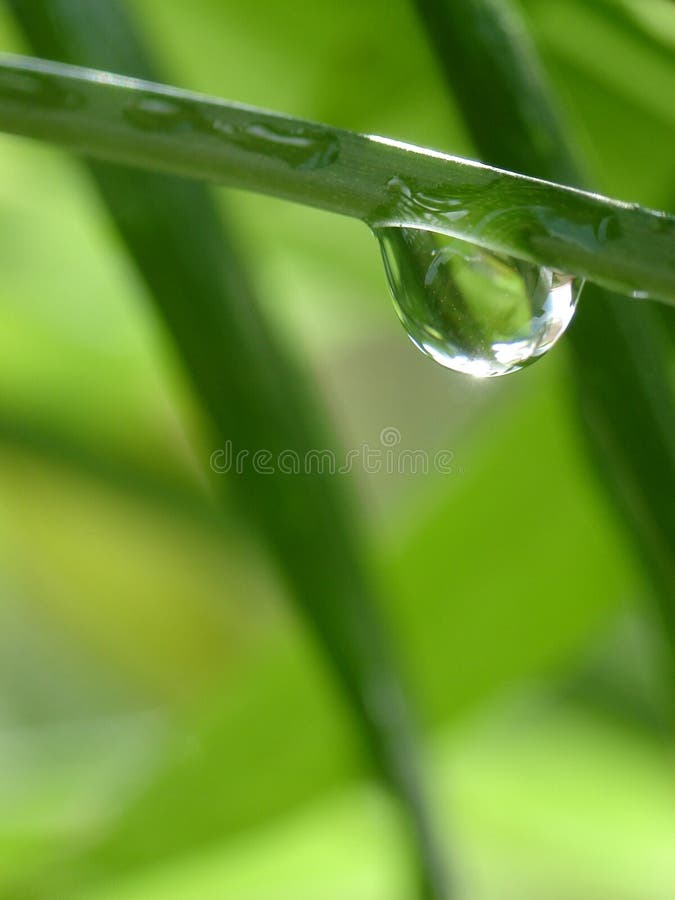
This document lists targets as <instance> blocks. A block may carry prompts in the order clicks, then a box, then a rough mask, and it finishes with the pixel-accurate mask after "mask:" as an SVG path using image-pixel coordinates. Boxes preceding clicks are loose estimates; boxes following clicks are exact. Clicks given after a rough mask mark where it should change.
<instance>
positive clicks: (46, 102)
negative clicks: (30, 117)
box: [0, 71, 84, 109]
mask: <svg viewBox="0 0 675 900" xmlns="http://www.w3.org/2000/svg"><path fill="white" fill-rule="evenodd" d="M0 97H2V99H3V100H9V101H16V102H18V103H20V104H21V105H22V106H34V107H37V108H39V109H49V108H54V109H77V108H78V107H80V106H82V104H83V102H84V100H83V98H82V97H81V96H80V94H79V93H78V92H76V91H74V90H73V89H72V88H71V87H69V86H68V87H64V85H63V84H62V83H61V82H60V80H59V79H58V78H53V77H52V76H51V75H48V74H45V73H43V72H13V71H5V72H0Z"/></svg>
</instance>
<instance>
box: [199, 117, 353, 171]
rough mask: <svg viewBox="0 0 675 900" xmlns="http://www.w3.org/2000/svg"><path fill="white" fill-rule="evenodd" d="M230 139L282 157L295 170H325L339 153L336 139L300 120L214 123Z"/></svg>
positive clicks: (322, 129)
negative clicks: (233, 123)
mask: <svg viewBox="0 0 675 900" xmlns="http://www.w3.org/2000/svg"><path fill="white" fill-rule="evenodd" d="M214 128H215V130H216V131H219V132H221V133H222V134H224V135H225V136H226V137H227V140H228V141H230V142H232V143H235V144H238V145H239V146H240V147H243V148H244V149H246V150H250V151H251V152H252V153H260V154H263V155H268V156H272V157H274V158H275V159H283V160H284V162H285V163H287V164H288V165H289V166H290V167H291V168H292V169H323V168H325V166H329V165H330V164H331V163H332V162H334V161H335V160H336V159H337V158H338V155H339V152H340V146H339V144H338V142H337V139H336V138H335V137H334V136H333V135H332V134H331V133H330V132H329V131H328V130H327V129H324V128H322V127H321V126H320V125H316V126H315V125H308V124H306V123H304V122H303V123H298V122H279V123H271V122H251V123H249V124H245V125H236V126H232V125H230V124H229V123H225V124H220V123H217V122H216V123H215V124H214Z"/></svg>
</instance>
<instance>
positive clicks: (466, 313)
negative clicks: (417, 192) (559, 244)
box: [375, 227, 582, 378]
mask: <svg viewBox="0 0 675 900" xmlns="http://www.w3.org/2000/svg"><path fill="white" fill-rule="evenodd" d="M375 235H376V237H377V239H378V240H379V242H380V246H381V249H382V255H383V258H384V265H385V269H386V272H387V278H388V280H389V284H390V287H391V290H392V293H393V295H394V304H395V306H396V310H397V312H398V315H399V318H400V319H401V321H402V322H403V325H404V326H405V328H406V330H407V332H408V334H409V336H410V338H411V340H412V341H413V343H414V344H415V345H416V346H417V347H419V348H420V350H422V352H424V353H426V354H427V355H428V356H431V357H432V359H434V360H436V362H438V363H440V364H441V365H442V366H445V367H446V368H449V369H454V370H455V371H457V372H463V373H464V374H467V375H474V376H476V377H478V378H486V377H491V376H495V375H507V374H508V373H510V372H516V371H518V369H522V368H523V367H524V366H526V365H528V364H529V363H531V362H533V361H534V360H535V359H538V358H539V357H540V356H542V355H543V354H544V353H546V351H547V350H549V349H550V348H551V347H552V346H553V344H555V342H556V341H557V340H558V338H559V337H560V336H561V335H562V334H563V333H564V331H565V329H566V328H567V326H568V325H569V323H570V321H571V319H572V316H573V314H574V309H575V306H576V302H577V300H578V298H579V293H580V290H581V285H582V282H581V281H580V280H578V279H575V278H574V277H573V276H570V275H564V274H561V273H559V272H556V271H554V270H553V269H547V268H542V267H540V266H536V265H534V264H532V263H529V262H524V261H523V260H517V259H513V258H511V257H508V256H503V255H501V254H497V253H493V252H491V251H489V250H485V249H484V248H482V247H478V246H477V245H474V244H470V243H468V242H466V241H461V240H458V239H457V238H453V237H449V236H447V235H444V234H439V233H438V232H433V231H423V230H421V229H417V228H407V227H387V228H376V229H375Z"/></svg>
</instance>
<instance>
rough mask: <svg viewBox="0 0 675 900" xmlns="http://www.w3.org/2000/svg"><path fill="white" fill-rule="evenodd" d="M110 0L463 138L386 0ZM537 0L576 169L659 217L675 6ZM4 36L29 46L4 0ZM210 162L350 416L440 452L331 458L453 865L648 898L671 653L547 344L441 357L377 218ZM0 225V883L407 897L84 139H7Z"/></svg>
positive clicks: (354, 750) (538, 34)
mask: <svg viewBox="0 0 675 900" xmlns="http://www.w3.org/2000/svg"><path fill="white" fill-rule="evenodd" d="M129 6H130V8H131V11H132V12H134V13H135V16H136V19H137V20H138V22H139V24H140V25H141V27H142V30H143V33H144V36H145V39H146V42H147V43H148V44H149V45H150V46H151V47H152V49H153V51H154V52H155V55H156V56H157V57H158V58H159V59H160V61H161V62H162V63H163V66H164V70H165V71H166V72H167V73H169V76H170V77H171V79H172V81H173V82H174V83H176V84H181V85H182V86H185V87H188V88H193V89H196V90H200V91H204V92H207V93H210V94H216V95H221V96H225V97H228V98H232V99H235V100H239V101H242V102H247V103H251V104H255V105H259V106H263V107H267V108H272V109H279V110H283V111H285V112H288V113H291V114H295V115H298V116H303V117H306V118H310V119H316V120H320V121H326V122H330V123H331V124H335V125H339V126H344V127H347V128H351V129H356V130H361V131H368V132H376V133H382V134H387V135H390V136H392V137H396V138H399V139H402V140H407V141H411V142H415V143H419V144H423V145H428V146H432V147H439V148H441V149H443V150H446V151H449V152H452V153H456V154H461V155H468V156H470V155H472V153H473V148H472V146H471V143H470V140H469V138H468V136H467V133H466V131H465V129H464V126H463V124H462V121H461V117H460V115H459V113H458V112H455V113H454V115H453V113H452V110H451V111H450V113H448V98H447V95H446V92H445V89H444V86H443V84H442V81H441V78H440V74H439V72H438V70H437V68H436V65H435V63H434V61H433V58H432V55H431V52H430V51H429V49H428V48H427V47H426V45H425V42H424V37H423V34H422V31H421V28H420V27H419V25H418V23H417V21H416V19H415V17H414V13H413V10H412V8H411V7H410V5H409V4H408V3H406V2H404V0H371V2H369V3H367V4H364V3H362V2H358V3H357V2H354V0H344V2H342V3H340V4H330V5H329V6H327V5H326V4H315V3H308V2H306V0H289V2H287V3H285V4H278V3H275V2H273V0H259V2H258V3H257V4H255V5H245V4H239V3H234V2H226V3H223V2H220V0H192V2H191V3H189V4H185V3H179V2H178V0H162V2H160V0H129ZM525 8H526V12H527V14H528V16H529V19H530V21H531V24H532V28H533V35H534V37H535V40H536V42H537V44H538V47H539V49H540V52H541V54H542V56H543V59H544V62H545V64H546V67H547V70H548V72H549V75H550V77H551V79H552V81H553V83H554V86H555V88H556V90H557V92H558V94H559V96H560V98H561V100H562V103H563V106H564V109H565V113H566V115H567V118H568V121H569V123H570V128H571V131H572V133H573V140H574V141H576V142H577V143H578V145H579V146H580V148H581V149H582V150H583V152H584V153H585V155H586V156H587V157H588V159H589V161H590V163H591V165H592V167H593V173H592V174H593V178H594V182H595V183H596V184H597V185H598V186H599V188H600V189H601V190H602V191H604V192H606V193H608V194H610V195H612V196H616V197H618V198H621V199H625V200H629V201H637V202H640V203H644V204H647V205H650V206H654V207H657V208H670V209H671V211H672V200H673V198H674V197H675V173H674V172H673V167H672V146H673V136H674V135H673V130H674V125H675V122H674V115H673V105H672V97H673V96H674V95H675V66H674V65H673V49H674V48H675V13H674V12H673V7H672V4H670V3H669V2H667V0H663V2H658V0H645V2H643V0H623V2H621V0H597V2H595V3H592V4H590V3H587V2H585V0H528V2H527V3H525ZM0 47H1V48H2V49H3V50H11V51H18V52H23V51H24V50H25V49H26V47H25V45H24V44H23V43H22V39H21V37H20V35H19V33H18V31H17V30H16V28H15V26H14V24H13V21H12V19H11V16H10V15H9V12H8V10H6V9H5V8H4V6H3V5H0ZM217 194H218V196H219V197H221V196H222V199H223V201H226V202H227V204H228V206H229V208H230V210H231V216H232V217H234V219H235V221H236V222H237V224H238V228H239V233H238V235H237V237H238V240H239V243H240V247H241V250H242V253H243V255H244V257H245V258H246V259H247V260H248V263H249V270H250V272H251V274H252V276H253V278H254V281H255V282H256V286H257V288H258V293H259V295H260V297H261V299H262V301H263V303H264V305H265V310H266V312H267V314H268V315H269V317H270V318H271V319H272V320H273V322H274V324H275V325H276V326H277V329H278V330H279V332H280V333H281V334H282V336H283V338H284V340H285V341H286V342H287V344H288V345H289V346H290V347H291V348H292V349H293V350H294V351H295V352H296V353H297V354H298V355H300V356H301V357H302V358H303V360H304V362H305V364H306V365H307V366H308V368H309V370H310V371H311V373H312V376H313V378H314V379H315V380H316V382H317V384H318V385H319V387H320V389H321V391H322V395H323V398H324V400H325V403H326V404H327V406H328V408H329V409H330V411H331V413H332V415H333V417H334V419H335V421H336V422H337V425H338V430H339V433H340V438H341V441H342V443H343V445H345V446H347V447H354V448H356V447H360V446H361V445H362V444H364V443H368V444H369V445H370V446H372V447H377V446H379V435H380V433H381V432H382V430H383V429H384V428H386V427H395V428H397V429H398V430H399V431H400V432H401V435H402V442H401V446H402V447H407V448H420V449H428V450H432V451H433V450H437V449H441V448H443V449H451V450H452V452H453V454H454V456H453V473H452V474H451V475H445V476H443V475H431V474H430V475H427V476H423V475H417V476H413V475H410V474H403V475H388V474H385V473H379V474H367V473H366V472H364V471H363V470H360V471H356V472H355V473H354V478H355V480H356V481H357V489H358V491H359V494H360V501H361V503H360V513H361V516H362V517H363V519H364V521H365V523H366V525H367V526H368V531H369V536H370V546H369V550H370V552H371V553H372V556H373V561H374V564H375V565H376V567H377V570H378V572H379V575H380V578H381V581H382V584H383V585H384V591H383V595H384V597H385V598H386V599H385V603H386V605H385V609H384V610H383V612H384V615H385V616H386V618H387V620H388V622H389V623H390V624H391V629H392V631H393V632H394V636H395V639H396V643H397V647H398V650H399V654H400V656H401V657H402V658H403V660H404V663H405V671H406V676H407V680H408V682H409V684H410V687H411V694H412V696H413V698H414V700H415V702H416V704H417V706H418V709H419V710H420V717H421V719H422V723H423V726H424V734H425V739H426V748H427V751H428V757H429V763H430V771H431V776H432V777H431V784H432V790H433V799H434V803H435V805H436V808H437V811H438V813H439V816H440V820H441V823H442V827H443V834H444V836H445V839H446V841H447V846H448V848H450V847H453V848H454V858H455V860H456V864H457V865H458V867H459V871H460V879H461V882H462V883H463V884H464V885H465V886H466V896H467V897H471V898H472V900H510V898H514V900H515V898H518V900H530V898H532V900H535V898H536V900H587V898H590V897H592V898H594V900H667V898H670V897H672V895H673V891H675V872H674V871H673V866H672V863H671V862H670V860H669V851H670V850H671V849H672V840H673V837H675V827H674V823H673V820H672V814H671V806H672V792H671V783H670V776H669V770H668V762H667V758H668V756H667V754H668V738H669V716H668V698H667V689H668V684H667V680H666V675H665V672H666V669H667V667H666V665H665V663H664V650H663V646H662V641H661V638H660V635H659V632H658V628H657V626H656V623H655V622H654V621H653V619H652V615H651V611H650V610H651V607H650V604H649V586H648V582H647V580H646V579H645V578H644V577H643V573H642V572H641V570H640V568H639V565H638V563H637V561H635V560H634V555H633V552H632V548H631V547H630V546H629V545H628V543H627V540H626V537H625V535H624V532H623V530H622V529H621V527H620V525H619V524H618V523H617V522H616V521H615V520H614V518H613V510H612V509H611V508H610V507H609V506H608V504H607V503H606V499H605V497H604V495H603V492H602V490H601V488H600V487H599V485H598V484H597V483H596V476H595V472H594V470H593V467H592V465H591V463H590V462H589V461H588V459H587V455H586V452H585V447H584V444H583V439H582V436H581V434H580V430H579V425H578V422H577V418H576V414H575V407H574V402H573V397H572V392H571V378H570V372H569V363H568V360H567V357H566V354H565V351H564V349H558V350H557V351H554V352H553V353H552V354H551V355H550V356H549V357H548V358H546V359H544V360H542V361H541V362H540V363H538V364H537V366H535V367H533V368H530V369H526V370H524V371H523V372H521V373H520V374H518V375H517V376H514V377H513V378H509V379H505V380H498V381H495V382H474V381H470V380H467V379H464V378H462V377H459V376H455V375H453V374H450V373H448V372H446V371H444V370H441V369H440V368H437V367H435V366H434V364H432V363H431V362H430V361H429V360H427V359H424V358H423V357H422V356H421V355H420V354H419V353H418V352H417V351H416V350H415V349H414V348H413V347H412V346H411V345H410V344H409V343H408V341H407V339H406V338H405V335H404V334H403V332H402V330H401V328H400V325H399V324H398V321H397V320H396V317H395V315H393V312H392V309H391V306H390V301H389V298H388V296H387V290H386V285H385V281H384V274H383V271H382V267H381V263H380V260H379V254H378V252H377V247H376V245H375V242H374V241H373V240H372V238H371V237H370V235H369V234H368V232H367V230H366V228H365V227H364V226H361V225H359V223H357V222H354V221H351V220H346V219H340V218H337V217H334V216H330V215H328V214H325V213H322V212H318V211H314V210H310V209H306V208H301V207H296V206H292V205H290V204H285V203H282V202H280V201H276V200H272V199H267V198H263V197H258V196H254V195H244V194H238V193H234V192H225V191H218V192H217ZM0 233H1V234H2V240H1V241H0V265H1V269H2V273H3V278H2V281H1V283H0V492H1V493H0V496H1V498H2V501H1V502H0V538H1V540H0V587H1V589H0V896H1V897H8V898H17V900H18V898H29V897H34V896H45V897H47V896H55V897H56V896H78V897H82V898H91V900H104V898H105V900H137V898H138V900H140V898H143V900H153V898H162V900H164V898H174V897H175V898H186V897H187V898H193V897H194V898H195V900H209V898H219V900H220V898H230V897H232V898H237V900H281V898H287V897H291V896H292V897H293V898H295V900H301V898H305V897H306V898H308V900H309V898H321V900H332V898H336V900H337V898H343V897H350V898H355V900H396V898H399V897H400V898H401V900H403V898H406V897H408V896H409V895H410V888H409V886H407V885H406V878H407V877H408V876H407V873H406V871H405V869H404V867H403V863H402V861H401V860H402V854H401V853H400V848H401V845H402V841H403V835H402V834H401V833H400V828H399V826H398V824H397V818H396V816H395V815H394V811H393V809H392V808H391V804H390V802H389V801H388V800H387V799H386V797H385V796H384V795H383V794H382V793H381V791H380V790H379V789H378V788H377V786H376V785H374V784H373V783H371V782H370V780H369V779H368V777H367V776H366V774H365V771H364V760H363V758H362V752H361V750H360V749H359V742H358V740H357V736H356V735H355V733H354V728H353V724H352V722H351V719H350V717H349V716H348V714H347V711H346V709H345V708H344V701H343V700H342V698H341V696H340V695H339V693H338V692H337V690H336V688H335V686H334V685H333V683H332V679H331V678H330V676H329V674H328V672H327V670H326V668H325V664H324V663H323V661H322V660H321V659H320V658H319V655H318V653H317V650H316V648H315V646H314V644H313V643H312V642H311V641H310V639H309V638H308V636H307V634H306V632H305V630H304V628H303V626H302V624H301V623H300V622H299V621H298V620H297V619H296V617H295V616H294V615H293V614H292V612H291V611H290V609H289V605H288V604H287V602H286V598H285V597H284V595H283V591H282V588H281V587H280V586H279V584H278V583H277V581H276V578H275V575H274V573H273V572H272V570H271V569H270V567H269V566H268V564H267V562H266V560H265V559H264V558H263V557H262V555H261V553H260V551H259V549H258V548H257V547H256V546H255V545H254V544H253V543H252V542H251V541H250V539H249V538H248V537H247V534H246V532H245V531H244V530H243V529H242V528H241V527H240V523H239V522H238V519H237V516H236V514H234V513H233V514H232V515H229V516H228V515H227V514H226V515H223V513H222V511H221V510H218V509H217V508H216V506H215V504H214V503H213V501H212V498H211V496H210V494H209V488H208V485H207V481H206V479H205V475H204V473H205V470H206V468H207V466H208V459H209V454H210V453H211V451H212V450H213V449H215V448H213V447H212V446H210V442H209V436H208V429H207V427H206V426H205V423H204V422H203V420H202V418H201V415H200V412H199V410H198V408H197V405H196V403H195V402H194V400H193V397H192V396H191V393H190V390H189V388H188V386H187V382H186V380H185V378H184V375H183V373H182V372H181V369H180V367H179V365H178V364H177V360H176V356H175V352H174V350H173V349H172V346H171V344H170V342H169V340H168V338H167V337H166V335H165V333H164V332H163V330H162V329H161V328H160V326H159V325H158V323H157V321H156V319H155V317H154V315H153V313H152V310H151V306H150V303H149V300H148V297H147V295H146V294H145V288H144V286H143V284H142V283H141V281H140V279H139V276H138V275H137V273H136V271H135V270H134V267H133V265H132V263H131V262H130V261H129V259H128V258H127V256H126V254H125V251H124V249H123V247H122V246H121V244H120V242H119V239H118V237H117V235H116V233H115V231H114V229H113V227H112V225H111V224H110V222H109V221H108V218H107V215H106V213H105V211H104V210H103V208H102V205H101V203H100V201H99V199H98V197H97V195H96V193H95V191H94V189H93V187H92V185H91V183H90V182H89V180H88V178H87V176H86V174H85V172H84V170H83V169H82V168H81V166H80V164H79V163H78V162H77V161H76V160H74V159H72V158H70V157H68V156H67V155H65V154H63V153H60V152H57V151H55V150H53V149H49V148H45V147H41V146H38V145H36V144H32V143H29V142H26V141H21V140H18V139H14V138H9V137H6V136H4V135H3V136H2V137H0ZM582 302H583V301H582ZM562 346H563V347H564V344H563V345H562ZM224 352H226V351H225V350H224ZM327 577H330V573H327ZM92 845H94V846H96V848H97V850H96V854H95V856H96V861H95V862H96V872H95V877H89V875H88V872H87V866H88V855H89V851H88V848H89V847H90V846H92ZM73 873H75V874H73ZM80 875H81V879H80ZM63 879H65V880H67V882H68V885H69V887H68V893H67V894H64V893H59V889H58V888H57V887H55V886H56V885H58V884H59V883H61V881H62V880H63ZM64 883H65V881H64Z"/></svg>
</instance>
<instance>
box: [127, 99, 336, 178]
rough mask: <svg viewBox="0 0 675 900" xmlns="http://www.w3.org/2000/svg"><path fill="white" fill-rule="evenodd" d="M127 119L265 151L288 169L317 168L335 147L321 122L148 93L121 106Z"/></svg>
mask: <svg viewBox="0 0 675 900" xmlns="http://www.w3.org/2000/svg"><path fill="white" fill-rule="evenodd" d="M123 115H124V117H125V119H126V120H127V122H129V123H131V124H132V125H134V126H135V127H136V128H142V129H143V130H144V131H161V132H165V133H167V134H171V133H176V132H188V131H193V132H199V133H200V134H202V135H207V136H209V137H213V138H219V139H221V140H223V141H226V142H227V143H228V144H230V145H236V146H237V147H241V148H242V150H245V151H247V152H248V153H255V154H258V155H261V156H269V157H272V158H273V159H275V160H277V161H279V160H281V161H283V162H285V163H286V164H287V165H288V166H290V167H291V168H292V169H322V168H324V167H325V166H329V165H330V164H331V163H332V162H334V161H335V160H336V159H337V158H338V155H339V153H340V145H339V143H338V140H337V138H336V137H335V136H334V134H332V133H331V131H330V130H329V129H327V128H323V127H322V126H321V125H312V124H308V123H306V122H294V121H286V120H282V119H280V120H279V121H278V122H276V121H274V120H273V119H272V118H271V117H270V119H269V120H266V121H256V122H251V121H250V120H244V121H237V120H236V116H235V118H234V119H230V118H226V117H225V116H224V115H223V114H222V113H221V112H219V110H218V109H217V107H208V106H204V107H202V106H200V105H198V104H195V103H194V102H190V101H184V100H181V99H180V98H174V97H169V96H166V97H162V96H158V95H154V94H147V95H145V94H144V95H142V96H140V97H134V99H133V100H132V101H131V102H130V103H129V104H128V106H127V107H126V108H125V109H124V111H123Z"/></svg>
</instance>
